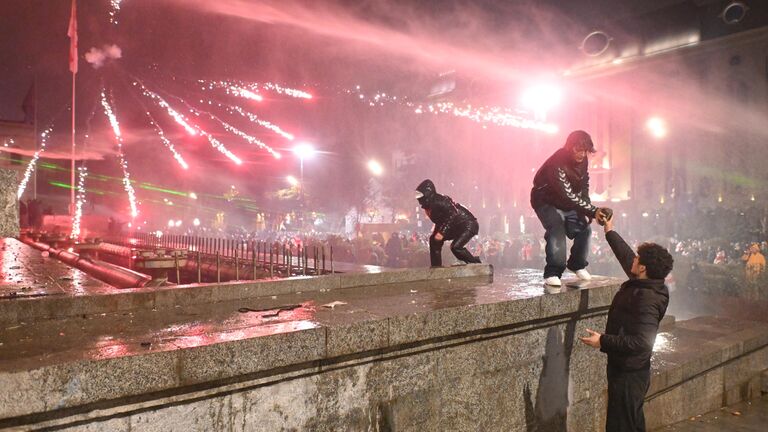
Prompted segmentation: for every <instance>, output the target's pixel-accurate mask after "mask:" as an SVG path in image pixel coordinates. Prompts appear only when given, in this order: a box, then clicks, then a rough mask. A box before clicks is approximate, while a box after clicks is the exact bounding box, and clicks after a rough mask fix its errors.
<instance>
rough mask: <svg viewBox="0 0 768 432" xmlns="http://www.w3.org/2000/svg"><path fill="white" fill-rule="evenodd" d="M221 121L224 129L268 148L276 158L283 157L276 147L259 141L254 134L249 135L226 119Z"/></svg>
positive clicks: (263, 147)
mask: <svg viewBox="0 0 768 432" xmlns="http://www.w3.org/2000/svg"><path fill="white" fill-rule="evenodd" d="M219 121H220V122H221V125H222V126H223V127H224V129H226V130H227V131H229V132H231V133H233V134H235V135H237V136H239V137H240V138H242V139H244V140H246V141H248V142H249V143H251V144H255V145H257V146H258V147H259V148H261V149H264V150H266V151H267V152H269V154H271V155H272V156H274V158H275V159H280V158H281V157H282V156H281V155H280V153H278V152H276V151H275V149H273V148H272V147H270V146H268V145H266V144H264V143H263V142H261V141H259V140H258V139H256V138H255V137H252V136H250V135H248V134H247V133H245V132H243V131H241V130H240V129H238V128H236V127H234V126H232V125H231V124H229V123H227V122H225V121H222V120H219Z"/></svg>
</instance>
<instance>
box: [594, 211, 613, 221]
mask: <svg viewBox="0 0 768 432" xmlns="http://www.w3.org/2000/svg"><path fill="white" fill-rule="evenodd" d="M611 218H613V210H612V209H609V208H608V207H600V208H599V209H597V211H596V212H595V219H596V220H597V223H598V224H600V225H605V221H607V220H609V219H611Z"/></svg>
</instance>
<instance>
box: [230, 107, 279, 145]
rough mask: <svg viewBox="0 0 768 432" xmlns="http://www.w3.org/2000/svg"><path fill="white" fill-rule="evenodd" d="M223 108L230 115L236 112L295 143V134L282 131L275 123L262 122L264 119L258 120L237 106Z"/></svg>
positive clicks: (254, 115)
mask: <svg viewBox="0 0 768 432" xmlns="http://www.w3.org/2000/svg"><path fill="white" fill-rule="evenodd" d="M222 107H223V108H224V109H226V110H227V112H228V113H230V114H232V113H233V112H236V113H238V114H240V115H241V116H243V117H245V118H247V119H248V120H250V121H251V122H253V123H256V124H258V125H259V126H262V127H265V128H267V129H269V130H271V131H272V132H274V133H276V134H278V135H280V136H282V137H284V138H285V139H287V140H289V141H293V138H294V136H293V134H290V133H288V132H286V131H284V130H282V129H281V128H280V126H278V125H276V124H273V123H270V122H268V121H266V120H262V119H260V118H258V117H257V116H256V114H253V113H250V112H248V111H246V110H244V109H242V108H240V107H239V106H235V105H230V106H222Z"/></svg>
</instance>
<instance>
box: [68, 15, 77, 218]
mask: <svg viewBox="0 0 768 432" xmlns="http://www.w3.org/2000/svg"><path fill="white" fill-rule="evenodd" d="M67 36H69V39H70V44H69V70H70V71H71V72H72V155H71V159H72V167H71V169H72V172H71V173H70V174H71V176H70V189H69V192H70V194H69V215H70V216H72V217H74V216H75V77H76V76H77V0H72V11H71V13H70V16H69V28H68V29H67ZM73 223H74V219H73Z"/></svg>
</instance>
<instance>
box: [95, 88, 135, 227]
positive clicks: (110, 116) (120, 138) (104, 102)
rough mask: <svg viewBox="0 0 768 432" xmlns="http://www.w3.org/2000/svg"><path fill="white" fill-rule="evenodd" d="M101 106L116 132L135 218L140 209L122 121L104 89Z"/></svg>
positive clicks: (126, 189)
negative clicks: (127, 154) (126, 157)
mask: <svg viewBox="0 0 768 432" xmlns="http://www.w3.org/2000/svg"><path fill="white" fill-rule="evenodd" d="M101 106H103V107H104V114H106V115H107V118H108V119H109V124H110V125H111V126H112V131H113V132H114V134H115V141H117V149H118V156H119V157H120V167H121V168H122V169H123V188H124V189H125V192H126V193H128V203H129V204H130V206H131V217H134V218H135V217H136V216H138V215H139V209H138V207H137V205H136V191H134V190H133V185H132V184H131V175H130V173H129V172H128V161H126V160H125V155H124V154H123V136H122V134H121V133H120V123H118V121H117V117H116V116H115V113H114V111H113V110H112V106H111V105H110V104H109V101H107V95H106V94H105V93H104V90H102V91H101Z"/></svg>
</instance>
